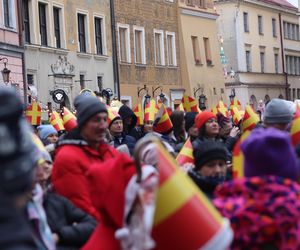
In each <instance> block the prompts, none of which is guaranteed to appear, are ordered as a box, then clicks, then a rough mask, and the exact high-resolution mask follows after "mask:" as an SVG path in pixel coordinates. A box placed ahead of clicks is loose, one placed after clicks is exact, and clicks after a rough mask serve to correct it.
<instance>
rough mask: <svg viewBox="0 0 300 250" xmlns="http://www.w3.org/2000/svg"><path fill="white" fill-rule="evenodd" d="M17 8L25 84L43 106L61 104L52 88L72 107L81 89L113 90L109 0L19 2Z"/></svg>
mask: <svg viewBox="0 0 300 250" xmlns="http://www.w3.org/2000/svg"><path fill="white" fill-rule="evenodd" d="M22 9H23V23H24V38H25V47H26V52H25V58H26V76H27V82H28V86H29V88H30V89H31V90H32V91H31V94H32V96H31V97H32V98H37V99H38V101H39V102H40V103H41V104H42V106H43V108H47V107H49V106H52V107H53V106H54V107H58V106H59V105H60V104H57V103H55V102H54V98H53V97H52V95H53V93H55V91H56V90H62V91H63V92H64V93H65V98H64V99H65V101H64V103H63V104H64V105H66V106H68V107H71V108H72V107H73V106H72V104H73V100H74V98H75V96H77V95H78V94H79V93H80V91H81V90H82V89H90V90H92V91H101V90H102V89H105V88H111V89H112V91H113V92H115V91H116V90H115V84H114V75H113V64H112V43H111V16H110V4H109V0H107V1H97V0H89V1H87V0H85V1H84V0H77V1H71V0H56V1H52V0H23V7H22ZM63 92H62V93H63ZM36 95H37V96H36Z"/></svg>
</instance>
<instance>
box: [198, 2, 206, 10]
mask: <svg viewBox="0 0 300 250" xmlns="http://www.w3.org/2000/svg"><path fill="white" fill-rule="evenodd" d="M199 7H200V8H205V7H206V6H205V0H199Z"/></svg>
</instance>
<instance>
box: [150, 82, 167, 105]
mask: <svg viewBox="0 0 300 250" xmlns="http://www.w3.org/2000/svg"><path fill="white" fill-rule="evenodd" d="M158 89H160V94H159V99H160V101H161V102H162V103H164V101H165V94H164V93H163V88H162V87H161V86H158V87H156V88H155V89H154V87H152V96H153V97H155V92H156V90H158Z"/></svg>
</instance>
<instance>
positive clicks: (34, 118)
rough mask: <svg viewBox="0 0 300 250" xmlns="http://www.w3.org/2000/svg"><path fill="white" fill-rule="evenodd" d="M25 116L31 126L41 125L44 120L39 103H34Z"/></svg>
mask: <svg viewBox="0 0 300 250" xmlns="http://www.w3.org/2000/svg"><path fill="white" fill-rule="evenodd" d="M25 116H26V118H27V120H28V122H29V123H30V124H31V125H40V124H41V118H42V108H41V106H40V105H39V104H38V103H37V102H33V103H32V104H31V105H29V106H28V107H27V109H26V111H25Z"/></svg>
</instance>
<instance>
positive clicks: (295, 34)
mask: <svg viewBox="0 0 300 250" xmlns="http://www.w3.org/2000/svg"><path fill="white" fill-rule="evenodd" d="M283 31H284V38H285V39H291V40H296V41H299V40H300V35H299V25H298V24H294V23H288V22H285V21H284V22H283Z"/></svg>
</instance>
